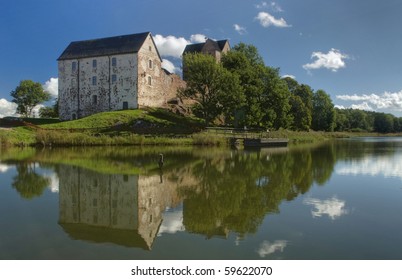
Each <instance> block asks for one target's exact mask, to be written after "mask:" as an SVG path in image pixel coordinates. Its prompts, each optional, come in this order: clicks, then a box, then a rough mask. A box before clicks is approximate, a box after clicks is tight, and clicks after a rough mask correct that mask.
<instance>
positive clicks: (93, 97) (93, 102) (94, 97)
mask: <svg viewBox="0 0 402 280" xmlns="http://www.w3.org/2000/svg"><path fill="white" fill-rule="evenodd" d="M92 104H93V105H96V104H98V96H97V95H92Z"/></svg>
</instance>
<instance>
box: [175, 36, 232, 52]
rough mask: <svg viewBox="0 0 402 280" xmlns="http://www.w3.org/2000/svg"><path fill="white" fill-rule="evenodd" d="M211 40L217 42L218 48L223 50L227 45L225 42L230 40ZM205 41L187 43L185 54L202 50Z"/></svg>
mask: <svg viewBox="0 0 402 280" xmlns="http://www.w3.org/2000/svg"><path fill="white" fill-rule="evenodd" d="M209 40H210V41H212V42H213V43H216V44H217V46H218V48H219V49H220V50H221V51H222V50H223V48H224V47H225V44H226V43H227V42H228V40H220V41H214V40H211V39H209ZM204 45H205V43H198V44H191V45H187V46H186V48H185V49H184V51H183V54H185V53H197V52H201V51H202V48H203V47H204Z"/></svg>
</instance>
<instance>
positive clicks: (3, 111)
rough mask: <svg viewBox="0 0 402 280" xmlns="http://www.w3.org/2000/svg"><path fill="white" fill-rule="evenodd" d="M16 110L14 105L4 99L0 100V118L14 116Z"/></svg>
mask: <svg viewBox="0 0 402 280" xmlns="http://www.w3.org/2000/svg"><path fill="white" fill-rule="evenodd" d="M16 110H17V104H16V103H14V102H10V101H7V100H6V99H4V98H1V99H0V118H4V117H6V116H15V115H16Z"/></svg>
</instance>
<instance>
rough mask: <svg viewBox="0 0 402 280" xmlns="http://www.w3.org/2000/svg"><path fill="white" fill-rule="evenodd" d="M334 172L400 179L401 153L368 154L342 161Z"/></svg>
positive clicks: (401, 176)
mask: <svg viewBox="0 0 402 280" xmlns="http://www.w3.org/2000/svg"><path fill="white" fill-rule="evenodd" d="M335 172H336V173H337V174H339V175H370V176H384V177H386V178H389V177H396V178H400V179H401V180H402V155H401V154H395V155H393V156H390V155H387V156H376V157H373V156H372V155H368V156H365V157H363V158H362V159H359V160H351V161H350V162H342V163H340V164H338V165H337V167H336V169H335Z"/></svg>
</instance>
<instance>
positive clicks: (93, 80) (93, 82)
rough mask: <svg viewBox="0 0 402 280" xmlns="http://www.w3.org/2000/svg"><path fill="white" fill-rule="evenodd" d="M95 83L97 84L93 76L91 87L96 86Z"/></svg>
mask: <svg viewBox="0 0 402 280" xmlns="http://www.w3.org/2000/svg"><path fill="white" fill-rule="evenodd" d="M96 82H97V81H96V76H93V77H92V85H93V86H96Z"/></svg>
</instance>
